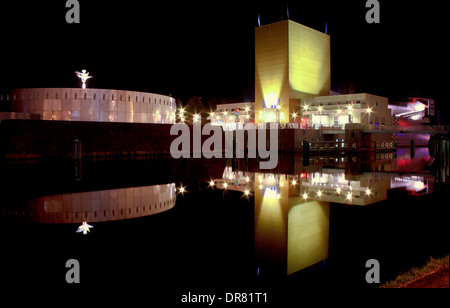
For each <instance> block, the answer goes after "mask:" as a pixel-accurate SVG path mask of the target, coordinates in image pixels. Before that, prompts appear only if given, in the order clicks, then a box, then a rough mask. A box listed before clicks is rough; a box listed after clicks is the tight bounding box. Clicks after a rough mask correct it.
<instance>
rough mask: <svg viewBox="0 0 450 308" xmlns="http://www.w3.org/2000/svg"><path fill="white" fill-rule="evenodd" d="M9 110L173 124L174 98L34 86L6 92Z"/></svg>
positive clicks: (66, 117)
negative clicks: (33, 87) (34, 87)
mask: <svg viewBox="0 0 450 308" xmlns="http://www.w3.org/2000/svg"><path fill="white" fill-rule="evenodd" d="M8 99H9V102H10V110H11V111H12V112H21V113H30V114H37V115H39V116H40V119H42V120H54V121H90V122H123V123H161V124H174V123H175V119H176V118H175V117H176V103H175V99H174V98H172V97H169V96H164V95H159V94H154V93H145V92H135V91H123V90H106V89H72V88H36V89H16V90H11V91H10V93H9V94H8Z"/></svg>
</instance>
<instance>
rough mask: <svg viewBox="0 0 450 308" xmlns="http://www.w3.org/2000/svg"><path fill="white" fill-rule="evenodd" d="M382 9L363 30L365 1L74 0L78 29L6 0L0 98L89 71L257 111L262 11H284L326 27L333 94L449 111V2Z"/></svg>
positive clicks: (71, 81) (98, 84)
mask: <svg viewBox="0 0 450 308" xmlns="http://www.w3.org/2000/svg"><path fill="white" fill-rule="evenodd" d="M94 2H95V3H94ZM379 2H380V7H381V24H367V23H366V21H365V14H366V12H367V10H368V9H367V8H365V3H366V1H365V0H350V1H348V0H346V1H338V0H332V1H320V0H315V1H300V0H296V1H272V3H265V2H264V3H263V2H257V1H243V0H241V1H235V0H230V1H223V2H222V1H209V2H205V1H204V0H203V1H176V2H174V1H170V0H166V1H160V2H159V1H134V0H128V1H92V0H90V1H87V0H79V3H80V7H81V12H80V13H81V23H80V24H67V23H66V21H65V14H66V11H67V10H68V9H66V8H65V1H64V0H60V1H10V3H7V2H6V1H2V2H1V4H0V33H1V35H0V40H1V43H0V50H1V61H0V65H1V70H2V74H1V77H0V89H2V90H4V89H8V88H21V87H78V86H79V84H78V80H77V78H76V77H75V74H74V71H75V70H81V69H83V68H85V69H87V70H88V71H89V72H90V73H91V74H92V75H93V76H94V78H93V79H91V80H90V81H89V84H88V86H89V87H95V88H115V89H129V90H139V91H149V92H155V93H161V94H172V95H173V96H175V97H178V96H180V97H187V96H201V97H203V99H204V100H209V99H212V98H216V99H222V98H223V99H229V100H235V101H242V100H247V101H252V100H253V99H254V28H255V27H256V26H257V15H258V12H260V14H261V22H262V24H267V23H270V22H274V21H279V20H281V18H286V5H287V4H288V3H289V11H290V19H292V20H294V21H296V22H299V23H302V24H304V25H306V26H309V27H311V28H314V29H317V30H319V31H324V29H325V22H328V34H330V35H331V51H332V58H331V60H332V66H331V69H332V88H333V90H335V91H340V92H342V93H347V92H368V93H372V94H377V95H382V96H387V97H389V98H390V99H391V100H397V99H400V98H402V97H408V96H425V97H432V98H436V99H437V100H438V103H440V104H441V105H445V103H446V97H445V96H444V89H445V88H446V86H447V85H446V84H444V80H448V77H447V72H446V69H445V68H444V66H448V64H447V62H448V56H447V54H448V52H447V49H448V47H447V44H448V42H447V41H448V40H447V37H448V32H447V29H448V26H447V25H446V23H445V18H444V17H445V16H444V14H445V13H444V12H445V9H444V8H443V7H442V5H443V4H442V2H443V1H416V0H410V1H398V0H395V1H393V0H380V1H379ZM444 26H445V27H444ZM444 55H445V57H444Z"/></svg>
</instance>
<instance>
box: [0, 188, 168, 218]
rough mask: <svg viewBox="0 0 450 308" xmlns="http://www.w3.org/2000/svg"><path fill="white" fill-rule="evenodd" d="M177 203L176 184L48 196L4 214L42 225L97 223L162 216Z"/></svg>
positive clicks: (4, 211)
mask: <svg viewBox="0 0 450 308" xmlns="http://www.w3.org/2000/svg"><path fill="white" fill-rule="evenodd" d="M175 202H176V192H175V184H173V183H172V184H163V185H155V186H145V187H132V188H121V189H110V190H103V191H91V192H80V193H70V194H63V195H53V196H44V197H40V198H37V199H34V200H30V201H28V202H27V203H26V205H25V209H24V210H23V211H22V212H18V211H17V209H15V210H2V212H3V213H2V214H9V215H15V216H22V217H24V218H25V219H27V220H29V221H32V222H39V223H80V222H81V221H88V222H90V223H93V222H104V221H115V220H123V219H132V218H138V217H144V216H150V215H155V214H159V213H162V212H165V211H168V210H170V209H172V208H173V207H174V206H175Z"/></svg>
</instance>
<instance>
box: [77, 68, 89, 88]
mask: <svg viewBox="0 0 450 308" xmlns="http://www.w3.org/2000/svg"><path fill="white" fill-rule="evenodd" d="M75 74H77V77H78V78H80V79H81V82H82V83H83V86H82V88H83V89H86V80H88V79H90V78H92V77H93V76H89V73H88V72H86V70H82V71H81V73H80V72H75Z"/></svg>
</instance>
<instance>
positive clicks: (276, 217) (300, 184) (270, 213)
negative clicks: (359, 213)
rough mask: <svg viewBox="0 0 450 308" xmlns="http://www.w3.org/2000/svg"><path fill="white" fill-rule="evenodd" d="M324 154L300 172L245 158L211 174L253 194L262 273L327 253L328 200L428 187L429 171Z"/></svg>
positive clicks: (357, 202) (288, 269)
mask: <svg viewBox="0 0 450 308" xmlns="http://www.w3.org/2000/svg"><path fill="white" fill-rule="evenodd" d="M386 155H392V154H386ZM387 159H388V161H390V160H391V159H392V158H391V159H389V157H388V158H387ZM327 160H328V161H327V162H326V164H325V162H324V161H322V164H318V165H310V166H307V167H305V166H303V167H302V168H300V169H301V170H302V171H304V172H298V171H299V168H297V169H296V168H294V169H292V173H295V174H281V173H263V172H262V171H260V172H258V171H244V170H249V169H250V170H251V168H249V166H248V165H247V164H246V163H243V164H239V163H236V164H235V165H237V166H238V167H239V168H235V169H233V167H232V166H231V164H230V165H229V166H227V167H226V168H225V169H224V173H223V178H222V179H215V180H214V182H215V183H216V186H217V188H219V189H226V190H234V191H241V192H243V193H245V191H247V192H249V193H250V194H252V195H254V201H255V254H256V259H257V263H258V267H259V273H260V275H265V274H269V275H271V276H272V275H278V276H279V275H281V276H286V275H291V274H293V273H296V272H298V271H300V270H302V269H305V268H307V267H310V266H312V265H314V264H317V263H319V262H320V261H323V260H326V259H327V258H328V254H329V251H328V249H329V228H330V204H332V205H331V206H333V204H345V205H352V206H368V205H370V204H375V203H378V202H381V201H384V200H386V199H387V197H388V192H389V190H391V189H401V190H406V191H408V192H409V193H411V194H428V193H432V187H433V182H434V178H433V176H430V175H426V174H419V175H416V174H399V173H395V172H393V170H392V165H391V164H390V163H388V164H387V165H388V167H387V168H386V172H379V171H374V172H361V171H358V170H360V169H361V168H362V169H364V166H359V168H360V169H357V168H356V169H355V168H353V166H354V164H355V162H356V161H357V160H356V159H355V160H353V159H352V158H351V157H350V158H344V157H339V158H327ZM320 162H321V160H320V159H319V161H318V163H320ZM385 162H386V161H385ZM285 163H287V162H285ZM324 164H325V165H324ZM333 165H334V167H332V166H333ZM368 165H369V166H372V165H373V162H372V163H369V164H368ZM372 167H373V166H372ZM376 169H379V168H378V165H377V166H376ZM355 170H356V172H355ZM352 171H354V172H352ZM272 172H273V171H272Z"/></svg>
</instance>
